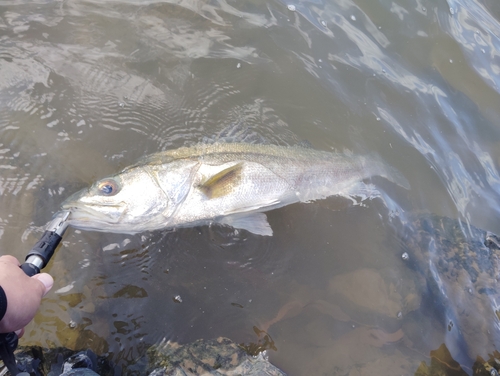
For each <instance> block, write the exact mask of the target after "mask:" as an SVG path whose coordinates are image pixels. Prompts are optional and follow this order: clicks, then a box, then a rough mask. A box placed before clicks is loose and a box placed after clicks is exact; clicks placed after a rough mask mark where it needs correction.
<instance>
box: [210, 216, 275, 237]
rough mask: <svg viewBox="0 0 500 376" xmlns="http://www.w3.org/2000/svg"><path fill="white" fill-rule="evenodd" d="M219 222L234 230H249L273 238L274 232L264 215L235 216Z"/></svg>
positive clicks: (221, 219) (220, 219) (223, 218)
mask: <svg viewBox="0 0 500 376" xmlns="http://www.w3.org/2000/svg"><path fill="white" fill-rule="evenodd" d="M217 222H218V223H220V224H223V225H228V226H231V227H234V228H239V229H243V230H247V231H248V232H251V233H253V234H257V235H262V236H272V235H273V230H272V228H271V226H270V225H269V222H268V221H267V216H266V215H265V214H264V213H249V214H241V215H237V214H233V215H228V216H226V217H222V218H219V219H217Z"/></svg>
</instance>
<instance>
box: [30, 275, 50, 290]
mask: <svg viewBox="0 0 500 376" xmlns="http://www.w3.org/2000/svg"><path fill="white" fill-rule="evenodd" d="M31 278H33V279H37V280H38V281H40V282H42V284H43V287H44V292H43V295H42V296H45V295H47V293H48V292H49V291H50V289H51V288H52V286H53V285H54V279H53V278H52V276H51V275H50V274H47V273H40V274H35V275H34V276H33V277H31Z"/></svg>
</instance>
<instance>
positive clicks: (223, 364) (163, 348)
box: [148, 337, 286, 376]
mask: <svg viewBox="0 0 500 376" xmlns="http://www.w3.org/2000/svg"><path fill="white" fill-rule="evenodd" d="M148 357H149V359H150V364H151V365H152V369H151V373H150V375H154V376H163V375H165V376H166V375H193V376H196V375H247V376H260V375H262V376H266V375H269V376H286V374H285V373H284V372H282V371H281V370H279V369H278V368H276V367H275V366H273V365H272V364H271V363H269V361H268V359H267V357H266V356H265V354H263V353H261V354H259V355H258V356H256V357H253V356H250V355H248V354H247V353H246V352H245V351H244V350H243V349H242V348H241V347H239V346H238V345H236V344H235V343H234V342H232V341H231V340H229V339H227V338H222V337H219V338H217V339H216V340H197V341H194V342H192V343H189V344H186V345H180V344H178V343H174V342H170V341H166V342H163V343H161V344H159V345H157V346H153V347H151V348H150V349H149V351H148Z"/></svg>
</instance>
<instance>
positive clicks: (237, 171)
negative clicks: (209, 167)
mask: <svg viewBox="0 0 500 376" xmlns="http://www.w3.org/2000/svg"><path fill="white" fill-rule="evenodd" d="M242 168H243V162H240V163H237V164H235V165H233V166H231V167H228V168H225V169H224V170H222V171H219V172H218V173H217V174H215V175H213V176H211V177H209V178H208V179H207V180H205V181H204V182H203V183H201V184H200V185H199V186H198V189H199V190H200V191H202V192H203V193H204V194H205V196H207V197H208V198H209V199H212V198H218V197H222V196H225V195H228V194H229V193H231V192H232V191H233V189H234V188H235V187H236V186H237V185H238V184H239V183H240V181H241V170H242Z"/></svg>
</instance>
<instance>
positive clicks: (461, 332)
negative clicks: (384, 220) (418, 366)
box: [402, 215, 500, 359]
mask: <svg viewBox="0 0 500 376" xmlns="http://www.w3.org/2000/svg"><path fill="white" fill-rule="evenodd" d="M402 239H403V244H404V251H406V252H408V254H409V255H410V259H411V260H413V263H411V264H408V265H409V266H411V267H413V268H414V269H415V270H416V271H417V272H418V273H420V275H421V277H422V279H423V280H424V281H425V282H424V283H425V284H426V287H425V289H424V291H425V290H426V291H428V293H429V294H430V295H431V298H432V301H434V302H436V309H437V311H438V312H441V313H442V317H441V320H442V322H443V325H445V327H446V328H447V329H448V332H449V333H448V338H447V341H446V343H447V345H448V346H449V349H450V351H451V352H452V353H454V352H455V351H454V348H455V347H456V346H457V344H460V346H462V345H463V343H464V342H465V345H466V347H467V352H468V356H469V357H470V358H472V359H475V358H476V356H478V355H480V356H485V357H487V356H488V353H490V352H491V351H492V350H494V349H495V348H496V347H497V346H498V344H500V330H499V329H498V326H497V325H496V324H495V323H498V319H499V317H500V314H499V312H500V311H499V310H498V308H497V304H496V302H499V301H500V293H499V289H498V278H499V276H500V275H499V271H500V251H499V249H498V247H497V246H496V242H495V241H494V240H495V239H496V237H494V235H493V234H489V233H486V232H485V231H482V230H479V229H477V228H474V227H472V226H467V225H466V224H464V223H462V222H460V221H458V220H453V219H450V218H445V217H438V216H434V215H424V216H422V215H420V216H418V217H417V218H416V219H414V220H413V221H412V222H411V224H410V225H409V226H406V227H405V233H404V235H403V236H402ZM488 239H489V241H488ZM485 243H486V244H487V245H488V246H486V245H485Z"/></svg>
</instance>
